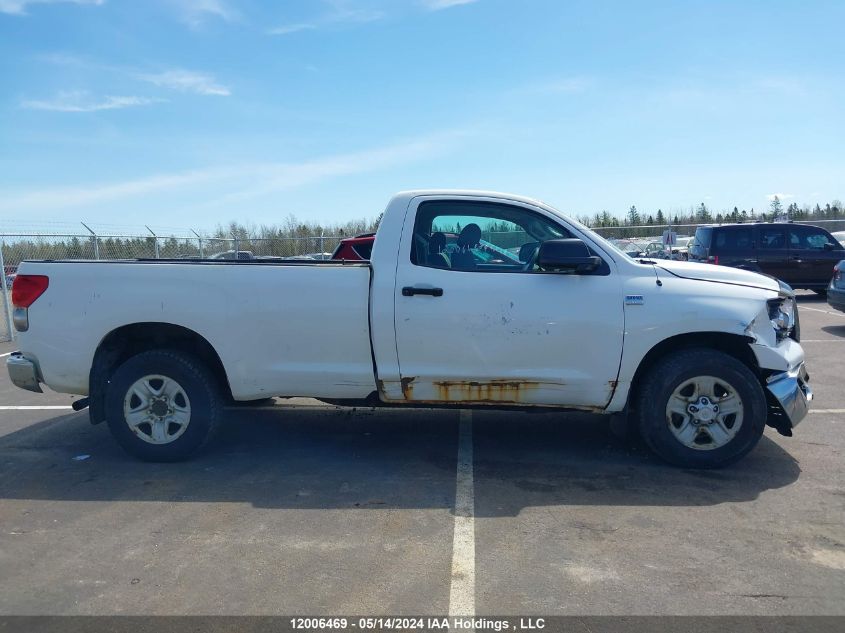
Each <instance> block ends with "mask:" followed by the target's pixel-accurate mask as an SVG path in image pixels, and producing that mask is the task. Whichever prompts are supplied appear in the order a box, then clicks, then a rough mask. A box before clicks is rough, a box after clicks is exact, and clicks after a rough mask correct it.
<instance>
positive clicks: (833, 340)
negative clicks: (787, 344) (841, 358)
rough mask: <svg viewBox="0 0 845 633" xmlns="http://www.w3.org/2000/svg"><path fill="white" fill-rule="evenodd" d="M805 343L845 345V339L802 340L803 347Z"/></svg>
mask: <svg viewBox="0 0 845 633" xmlns="http://www.w3.org/2000/svg"><path fill="white" fill-rule="evenodd" d="M804 343H845V338H810V339H804V338H802V339H801V345H803V344H804Z"/></svg>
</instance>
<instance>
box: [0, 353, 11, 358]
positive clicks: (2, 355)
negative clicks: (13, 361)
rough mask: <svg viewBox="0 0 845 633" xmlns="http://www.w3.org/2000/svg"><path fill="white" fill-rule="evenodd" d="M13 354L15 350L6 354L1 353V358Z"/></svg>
mask: <svg viewBox="0 0 845 633" xmlns="http://www.w3.org/2000/svg"><path fill="white" fill-rule="evenodd" d="M12 354H13V352H6V353H5V354H0V358H3V357H4V356H11V355H12Z"/></svg>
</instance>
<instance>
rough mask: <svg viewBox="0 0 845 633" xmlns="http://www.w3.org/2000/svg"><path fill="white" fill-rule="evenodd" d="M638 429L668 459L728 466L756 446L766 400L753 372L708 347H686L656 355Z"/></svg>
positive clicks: (641, 396) (647, 379)
mask: <svg viewBox="0 0 845 633" xmlns="http://www.w3.org/2000/svg"><path fill="white" fill-rule="evenodd" d="M638 410H639V418H640V419H639V423H640V433H641V434H642V436H643V439H644V440H645V442H646V444H648V446H649V447H650V448H651V449H652V450H653V451H654V452H655V453H657V454H658V455H659V456H660V457H662V458H663V459H665V460H666V461H667V462H670V463H672V464H675V465H677V466H686V467H691V468H717V467H720V466H726V465H728V464H730V463H732V462H735V461H737V460H738V459H740V458H742V457H743V456H745V455H746V454H747V453H748V452H749V451H750V450H751V449H753V448H754V446H756V444H757V442H758V441H759V440H760V437H761V436H762V434H763V429H764V428H765V426H766V416H767V405H766V396H765V393H764V392H763V388H762V386H761V385H760V382H759V381H758V380H757V377H756V376H755V375H754V373H753V372H752V371H751V370H750V369H749V368H748V367H746V366H745V365H744V364H743V363H741V362H740V361H739V360H737V359H736V358H734V357H733V356H730V355H728V354H725V353H724V352H719V351H716V350H710V349H703V348H701V349H698V348H696V349H688V350H684V351H682V352H678V353H677V354H674V355H672V356H669V357H665V358H664V359H661V360H660V361H658V363H657V365H656V366H655V367H653V368H652V369H651V370H650V371H649V373H648V374H647V375H646V376H645V378H644V380H643V382H642V388H641V390H640V393H639V398H638Z"/></svg>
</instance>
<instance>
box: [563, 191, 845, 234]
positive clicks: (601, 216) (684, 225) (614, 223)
mask: <svg viewBox="0 0 845 633" xmlns="http://www.w3.org/2000/svg"><path fill="white" fill-rule="evenodd" d="M578 220H579V221H580V222H581V223H582V224H586V225H587V226H589V227H590V228H594V229H595V228H598V229H609V230H601V231H600V233H601V234H602V235H605V236H611V237H646V236H655V235H658V234H660V233H661V232H662V231H663V230H664V229H665V228H667V227H668V226H673V227H676V228H675V229H674V230H676V231H678V232H679V233H680V232H682V231H683V229H687V232H690V230H691V229H692V226H691V225H696V224H730V223H743V222H772V221H774V220H778V221H793V222H803V223H809V224H812V223H813V222H818V221H821V220H839V221H842V226H839V225H838V224H837V225H836V226H835V227H832V228H831V227H828V228H829V229H830V230H841V229H843V228H845V209H843V205H842V202H840V201H839V200H834V201H832V202H829V203H827V204H825V205H824V206H821V205H820V204H816V205H815V206H813V207H811V206H810V205H806V204H805V205H802V206H798V204H797V203H795V202H792V203H790V204H789V205H788V206H786V207H784V205H783V201H782V200H781V199H780V198H779V197H778V196H774V198H773V199H772V201H771V203H770V204H769V207H768V209H767V210H765V211H761V212H760V213H758V212H757V211H755V210H754V208H751V209H750V210H747V209H742V210H740V209H739V208H738V207H734V208H733V209H732V210H731V211H718V212H714V211H713V210H712V209H710V208H709V207H707V205H706V204H705V203H703V202H702V203H701V204H699V205H698V206H697V207H692V208H690V209H689V211H686V212H681V211H675V212H672V213H668V212H664V211H663V210H662V209H658V210H657V211H656V212H654V213H646V212H641V211H640V210H639V209H637V207H636V206H631V208H630V209H628V213H627V214H626V215H625V216H624V217H622V218H619V217H616V216H615V215H612V214H611V213H609V212H608V211H602V212H600V213H596V214H594V215H592V216H588V215H583V216H578Z"/></svg>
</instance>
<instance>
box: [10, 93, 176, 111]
mask: <svg viewBox="0 0 845 633" xmlns="http://www.w3.org/2000/svg"><path fill="white" fill-rule="evenodd" d="M161 101H162V100H161V99H152V98H149V97H135V96H112V95H107V96H105V97H103V98H102V99H99V100H95V99H92V98H91V97H90V96H89V95H88V93H86V92H60V93H58V94H57V95H56V96H55V97H54V98H52V99H49V100H28V101H22V102H21V107H22V108H26V109H27V110H48V111H51V112H98V111H100V110H119V109H121V108H131V107H135V106H144V105H150V104H153V103H160V102H161Z"/></svg>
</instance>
